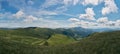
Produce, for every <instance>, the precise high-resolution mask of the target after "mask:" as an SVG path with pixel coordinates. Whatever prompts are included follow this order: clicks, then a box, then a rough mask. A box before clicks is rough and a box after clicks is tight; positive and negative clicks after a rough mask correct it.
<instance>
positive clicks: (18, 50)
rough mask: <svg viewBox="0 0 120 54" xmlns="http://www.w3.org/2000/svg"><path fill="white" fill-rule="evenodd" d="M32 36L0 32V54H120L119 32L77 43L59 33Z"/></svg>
mask: <svg viewBox="0 0 120 54" xmlns="http://www.w3.org/2000/svg"><path fill="white" fill-rule="evenodd" d="M30 29H31V28H30ZM35 29H37V31H40V30H38V28H35ZM35 29H34V30H35ZM20 30H21V29H20ZM27 30H28V29H27ZM32 30H33V28H32ZM11 31H12V32H11ZM15 31H16V30H15ZM21 31H22V30H21ZM24 31H25V30H24ZM45 32H46V31H45ZM17 33H18V35H17ZM21 33H22V34H21ZM38 33H39V32H38ZM33 35H34V33H32V32H31V33H29V32H28V33H27V32H26V33H24V35H23V32H20V31H18V29H17V32H13V30H1V31H0V54H120V31H114V32H100V33H94V34H91V35H90V36H88V37H86V38H83V39H81V40H79V41H77V42H76V41H75V39H74V38H73V37H71V36H66V35H64V34H59V33H58V34H57V33H56V34H55V33H53V34H52V35H51V36H50V37H49V38H43V37H42V38H40V37H41V36H39V37H37V36H33Z"/></svg>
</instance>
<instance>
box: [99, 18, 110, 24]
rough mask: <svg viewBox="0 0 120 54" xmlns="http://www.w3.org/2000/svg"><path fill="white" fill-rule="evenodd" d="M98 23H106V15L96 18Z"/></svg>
mask: <svg viewBox="0 0 120 54" xmlns="http://www.w3.org/2000/svg"><path fill="white" fill-rule="evenodd" d="M97 22H98V23H107V22H108V18H107V17H101V18H99V19H98V20H97Z"/></svg>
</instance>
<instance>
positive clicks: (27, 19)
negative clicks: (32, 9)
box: [24, 15, 38, 22]
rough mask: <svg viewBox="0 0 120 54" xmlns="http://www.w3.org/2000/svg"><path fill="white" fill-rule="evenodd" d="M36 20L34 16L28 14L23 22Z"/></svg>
mask: <svg viewBox="0 0 120 54" xmlns="http://www.w3.org/2000/svg"><path fill="white" fill-rule="evenodd" d="M36 20H38V18H37V17H34V16H32V15H30V16H26V19H25V20H24V21H25V22H33V21H36Z"/></svg>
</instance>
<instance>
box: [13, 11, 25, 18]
mask: <svg viewBox="0 0 120 54" xmlns="http://www.w3.org/2000/svg"><path fill="white" fill-rule="evenodd" d="M23 15H24V12H23V11H22V10H19V11H18V12H17V13H16V14H13V16H15V17H16V18H20V17H23Z"/></svg>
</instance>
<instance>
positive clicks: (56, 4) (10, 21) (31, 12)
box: [0, 0, 120, 28]
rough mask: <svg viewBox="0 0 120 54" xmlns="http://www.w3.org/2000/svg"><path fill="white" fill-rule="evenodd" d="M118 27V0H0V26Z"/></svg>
mask: <svg viewBox="0 0 120 54" xmlns="http://www.w3.org/2000/svg"><path fill="white" fill-rule="evenodd" d="M16 27H46V28H66V27H83V28H119V27H120V0H0V28H16Z"/></svg>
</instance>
